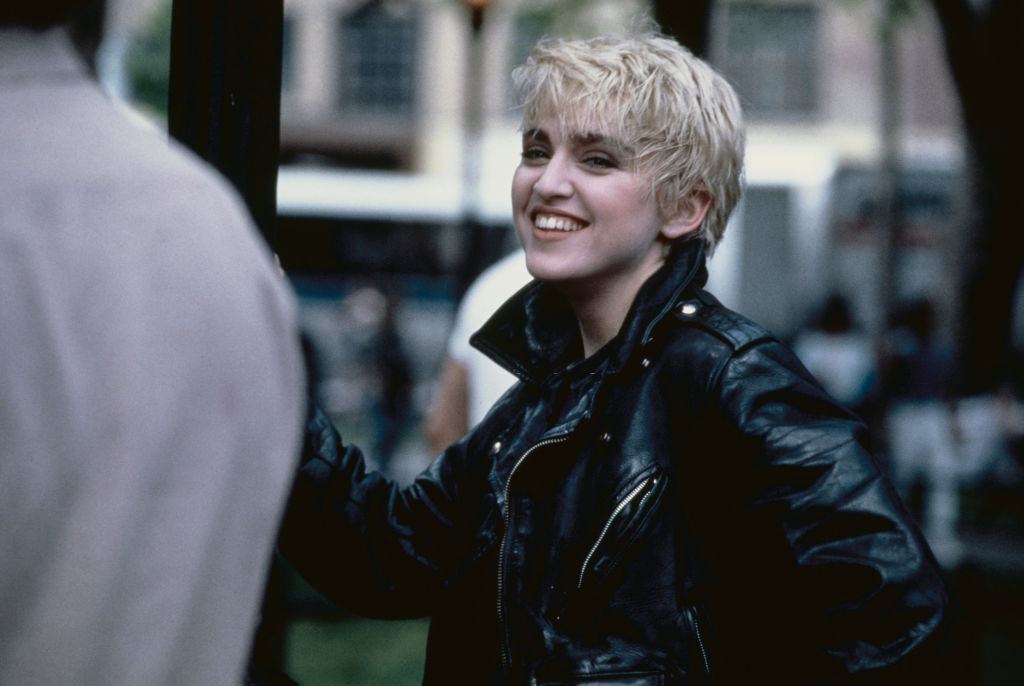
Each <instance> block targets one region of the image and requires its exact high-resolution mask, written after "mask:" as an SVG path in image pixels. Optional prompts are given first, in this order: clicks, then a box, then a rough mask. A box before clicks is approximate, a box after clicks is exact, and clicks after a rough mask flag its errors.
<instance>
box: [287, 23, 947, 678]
mask: <svg viewBox="0 0 1024 686" xmlns="http://www.w3.org/2000/svg"><path fill="white" fill-rule="evenodd" d="M514 80H515V83H516V85H517V87H518V89H519V93H520V95H521V98H522V105H523V109H522V112H523V124H522V131H523V133H522V144H523V148H522V162H521V163H520V165H519V167H518V169H517V170H516V173H515V177H514V180H513V182H512V212H513V217H514V221H515V226H516V229H517V231H518V234H519V238H520V240H521V241H522V244H523V247H524V249H525V253H526V262H527V267H528V269H529V271H530V273H531V274H532V275H533V276H534V278H535V280H534V281H533V282H532V283H531V284H530V285H528V286H527V287H525V288H524V289H523V290H521V291H520V292H519V293H518V294H517V295H515V296H513V297H512V298H511V299H510V300H508V301H507V302H506V303H505V304H504V305H502V306H501V307H500V308H499V309H498V311H497V312H496V313H495V314H494V316H493V317H492V318H491V319H490V321H488V322H487V324H486V325H484V326H483V328H481V329H480V331H478V332H477V333H476V334H475V336H474V337H473V343H474V345H475V346H476V347H477V348H479V349H480V350H482V351H483V352H485V353H486V354H488V355H489V356H491V357H492V358H493V359H494V360H495V361H497V362H498V363H499V364H501V365H502V366H503V367H505V368H506V369H508V370H509V371H511V372H512V373H513V374H515V375H516V376H517V377H518V378H519V382H518V383H517V384H516V385H515V386H513V387H512V388H511V389H510V390H509V391H508V392H507V393H506V394H505V395H504V396H503V397H502V398H501V399H500V400H499V401H498V402H497V403H496V404H495V405H494V407H493V409H492V410H491V412H490V414H489V415H488V416H487V417H486V418H485V419H484V420H483V421H482V422H481V423H480V424H479V425H478V426H477V427H476V428H475V430H473V431H472V432H471V433H470V434H469V435H468V436H467V437H465V438H463V439H462V440H460V441H459V442H458V443H456V444H455V445H453V446H451V447H450V448H449V449H448V450H446V451H445V452H444V453H443V454H442V455H441V456H440V457H439V458H438V459H437V460H436V461H435V462H434V463H433V464H432V465H431V466H430V467H429V468H428V469H427V470H426V471H425V472H424V473H423V474H422V475H421V476H420V477H419V478H418V479H417V480H416V481H415V483H413V484H412V485H411V486H409V487H407V488H404V489H399V488H398V487H396V486H395V485H393V484H391V483H389V482H387V481H386V480H384V479H383V478H381V477H380V476H378V475H374V474H369V475H368V474H365V473H364V470H363V463H362V458H361V456H360V454H359V451H358V450H357V449H356V448H353V447H350V446H343V445H342V443H341V441H340V438H339V436H338V434H337V433H336V432H335V431H334V429H333V428H332V427H331V426H330V425H329V424H328V423H327V422H326V421H325V420H324V419H323V418H322V415H321V416H317V417H315V418H314V419H313V420H311V422H310V425H309V434H308V437H307V445H306V452H305V456H304V464H303V467H302V469H301V473H300V475H299V479H298V482H297V486H296V490H295V492H294V494H293V497H292V501H291V505H290V509H289V513H288V517H287V519H286V522H285V528H284V537H283V539H282V546H283V550H284V551H285V553H286V554H287V555H289V556H290V557H291V559H292V560H293V561H294V562H295V563H296V565H297V566H298V567H299V569H300V570H302V571H303V573H304V574H306V575H307V576H308V577H309V578H310V579H311V580H312V581H313V582H314V584H316V585H317V586H318V587H319V588H320V589H321V590H323V591H324V592H325V593H327V595H328V596H330V597H331V598H334V599H335V600H336V601H337V602H338V603H340V604H343V605H345V606H347V607H349V608H352V609H354V610H356V611H361V612H364V613H366V614H370V615H374V616H383V617H399V616H413V615H430V616H431V617H432V624H431V630H430V638H429V642H428V645H427V658H426V671H425V676H424V683H427V684H602V685H604V686H609V685H611V684H631V685H636V686H639V685H646V684H692V683H706V682H708V681H715V682H716V683H743V684H754V683H785V684H797V683H841V682H843V681H844V680H846V679H848V678H849V679H866V680H868V681H872V683H874V682H876V681H877V679H879V678H882V677H883V676H888V677H891V678H893V679H898V678H903V676H905V675H906V674H909V673H910V671H911V667H912V666H914V665H915V663H917V662H919V661H920V660H919V659H918V658H919V657H921V656H923V655H924V654H925V653H924V647H923V646H925V644H927V643H928V642H929V641H928V639H929V637H931V636H932V635H933V634H935V632H936V629H937V627H938V626H939V625H940V623H941V620H942V618H943V614H944V607H945V603H946V596H945V591H944V590H943V586H942V583H941V581H940V579H939V574H938V572H937V570H936V566H935V563H934V561H933V558H932V556H931V554H930V552H929V551H928V549H927V547H926V545H925V543H924V542H923V540H922V538H921V536H920V534H919V532H918V531H917V529H916V528H915V527H914V525H913V524H912V523H911V522H910V520H909V519H908V518H907V516H906V514H905V512H904V510H903V509H902V507H901V505H900V504H899V503H898V501H897V500H896V498H895V496H894V494H893V491H892V489H891V487H890V485H889V484H888V483H887V482H886V481H885V479H884V478H883V477H882V475H881V474H880V473H879V470H878V468H877V467H876V465H875V462H874V461H873V459H872V457H871V456H870V454H869V453H868V451H867V449H866V448H865V444H864V441H865V438H866V436H865V432H864V429H863V427H862V426H861V424H860V423H859V422H858V421H857V420H856V419H855V418H854V417H852V416H851V415H849V414H848V413H847V412H846V411H844V410H843V409H842V408H841V407H840V406H839V405H838V404H836V403H835V402H834V401H833V400H831V399H830V398H829V397H828V396H827V395H826V394H825V393H824V392H823V391H822V390H821V388H820V386H819V385H818V384H817V383H816V382H815V380H814V379H813V378H812V377H811V376H810V375H809V374H808V373H807V372H806V371H805V370H804V369H803V367H802V366H801V365H800V364H799V363H798V362H797V360H796V359H795V358H794V356H793V355H792V354H791V353H790V352H789V351H788V350H787V349H786V348H785V347H783V345H782V344H780V343H779V342H778V341H777V340H776V339H775V338H773V337H772V335H771V334H769V333H768V332H766V331H765V330H763V329H762V328H760V327H758V326H757V325H755V324H753V323H751V322H749V321H747V320H745V319H743V318H742V317H740V316H739V315H737V314H735V313H733V312H731V311H729V310H727V309H726V308H724V307H723V306H722V305H721V304H719V303H718V301H716V300H715V298H714V297H713V296H712V295H710V294H709V293H708V292H706V291H705V290H704V289H703V284H704V281H705V277H706V270H705V259H706V256H707V255H708V254H709V253H710V252H711V251H712V250H714V248H715V246H716V244H717V243H718V241H719V240H720V239H721V237H722V233H723V231H724V230H725V226H726V221H727V219H728V217H729V214H730V212H731V210H732V209H733V207H734V206H735V204H736V202H737V199H738V198H739V195H740V188H741V184H740V181H741V170H742V160H743V145H744V131H743V125H742V122H741V113H740V108H739V105H738V103H737V99H736V96H735V94H734V93H733V91H732V89H731V88H730V87H729V85H728V84H727V83H726V82H725V81H724V80H723V79H722V78H721V77H719V76H718V75H717V74H716V73H715V72H714V71H713V70H712V69H711V68H710V67H709V66H708V65H707V64H705V63H704V62H702V61H700V60H699V59H697V58H695V57H694V56H693V55H691V54H690V53H689V52H687V51H686V50H685V49H683V48H681V47H680V46H679V45H678V44H677V43H675V42H674V41H672V40H671V39H669V38H665V37H662V36H658V35H639V36H633V37H603V38H597V39H592V40H555V41H547V42H542V43H540V44H539V45H537V46H536V47H535V48H534V50H533V52H532V54H531V55H530V57H529V59H528V60H527V62H526V63H525V64H524V65H523V66H521V67H520V68H518V69H517V70H516V71H515V73H514ZM765 287H766V288H770V287H771V285H770V284H765ZM897 675H899V676H897Z"/></svg>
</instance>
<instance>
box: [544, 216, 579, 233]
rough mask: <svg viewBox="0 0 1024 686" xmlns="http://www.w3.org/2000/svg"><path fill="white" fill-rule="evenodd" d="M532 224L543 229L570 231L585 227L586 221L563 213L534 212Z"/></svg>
mask: <svg viewBox="0 0 1024 686" xmlns="http://www.w3.org/2000/svg"><path fill="white" fill-rule="evenodd" d="M533 225H534V226H535V227H537V228H538V229H541V230H543V231H563V232H570V231H579V230H580V229H583V228H585V227H586V222H583V221H580V220H579V219H574V218H571V217H567V216H565V215H563V214H552V213H548V212H536V213H534V215H533Z"/></svg>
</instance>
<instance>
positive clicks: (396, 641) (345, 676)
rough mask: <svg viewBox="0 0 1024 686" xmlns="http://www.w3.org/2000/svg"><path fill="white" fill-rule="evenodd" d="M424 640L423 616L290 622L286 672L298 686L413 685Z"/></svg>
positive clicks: (420, 672) (418, 677)
mask: <svg viewBox="0 0 1024 686" xmlns="http://www.w3.org/2000/svg"><path fill="white" fill-rule="evenodd" d="M426 640H427V620H425V619H423V620H409V621H382V620H370V619H362V618H358V617H346V618H344V619H340V620H336V621H315V620H300V621H295V622H292V624H291V625H290V626H289V628H288V638H287V641H288V642H287V649H286V654H287V658H286V665H285V671H286V672H287V673H288V675H289V676H290V677H291V678H292V679H294V680H295V681H297V682H298V683H300V684H302V686H339V685H342V684H343V685H344V686H379V685H380V684H388V685H389V686H417V684H419V683H420V682H421V681H422V679H423V657H424V650H425V646H426Z"/></svg>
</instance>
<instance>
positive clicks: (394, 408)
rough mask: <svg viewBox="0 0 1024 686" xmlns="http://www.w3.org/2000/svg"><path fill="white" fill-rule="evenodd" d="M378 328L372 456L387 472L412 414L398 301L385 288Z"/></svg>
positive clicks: (394, 293)
mask: <svg viewBox="0 0 1024 686" xmlns="http://www.w3.org/2000/svg"><path fill="white" fill-rule="evenodd" d="M382 301H383V302H382V305H383V307H382V311H381V316H380V326H379V327H378V329H377V333H376V336H375V337H374V339H373V346H372V347H373V361H374V367H375V368H376V371H377V379H378V382H379V390H378V393H377V402H376V403H375V412H374V417H375V421H376V428H375V430H376V443H375V446H374V447H375V449H376V455H375V457H376V458H377V462H378V466H379V467H380V469H381V471H383V472H385V473H389V474H390V473H391V463H392V459H393V458H394V457H395V453H396V451H397V450H398V449H399V447H400V446H401V443H402V436H403V434H404V433H405V428H406V424H407V423H408V421H409V419H410V416H411V415H412V392H413V385H414V384H413V377H412V369H411V367H410V363H409V357H408V355H406V353H405V350H404V348H403V345H402V337H401V335H399V331H398V321H397V314H398V308H399V306H400V302H401V300H400V298H399V296H398V294H397V293H396V292H394V291H393V290H392V289H387V290H386V292H385V294H384V295H383V298H382Z"/></svg>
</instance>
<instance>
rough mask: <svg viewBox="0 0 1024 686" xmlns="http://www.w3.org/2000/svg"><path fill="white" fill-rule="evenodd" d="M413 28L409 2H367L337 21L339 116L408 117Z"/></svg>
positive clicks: (413, 63)
mask: <svg viewBox="0 0 1024 686" xmlns="http://www.w3.org/2000/svg"><path fill="white" fill-rule="evenodd" d="M417 29H418V22H417V17H416V12H415V7H414V6H413V3H409V2H405V3H398V2H384V1H382V0H372V1H371V2H368V3H366V4H364V5H363V6H362V7H360V8H359V9H358V10H356V11H355V12H353V13H351V14H348V15H346V16H344V17H342V18H341V30H340V31H339V39H338V40H339V73H340V77H341V83H340V87H339V94H340V101H339V106H340V108H341V109H342V110H343V111H346V112H381V113H389V114H399V115H403V114H410V113H412V110H413V105H414V103H415V84H416V40H417V33H418V31H417Z"/></svg>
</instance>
